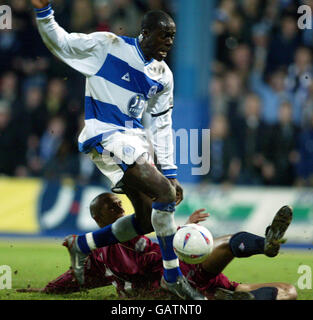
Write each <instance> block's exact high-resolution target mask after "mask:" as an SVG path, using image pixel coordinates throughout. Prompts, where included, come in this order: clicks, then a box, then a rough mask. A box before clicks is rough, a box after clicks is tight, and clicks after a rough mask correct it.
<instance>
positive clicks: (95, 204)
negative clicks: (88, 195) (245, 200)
mask: <svg viewBox="0 0 313 320" xmlns="http://www.w3.org/2000/svg"><path fill="white" fill-rule="evenodd" d="M111 196H112V193H109V192H104V193H101V194H99V195H97V196H96V197H95V198H94V199H93V200H92V201H91V202H90V206H89V210H90V214H91V216H92V217H93V218H95V217H99V216H100V215H101V209H102V208H103V205H104V203H105V202H106V201H107V200H108V199H109V198H110V197H111Z"/></svg>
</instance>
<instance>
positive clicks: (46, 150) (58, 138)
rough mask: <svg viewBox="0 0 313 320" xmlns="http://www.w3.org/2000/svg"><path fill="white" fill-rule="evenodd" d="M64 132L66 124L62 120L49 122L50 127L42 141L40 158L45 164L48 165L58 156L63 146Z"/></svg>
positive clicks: (56, 118) (55, 119) (53, 119)
mask: <svg viewBox="0 0 313 320" xmlns="http://www.w3.org/2000/svg"><path fill="white" fill-rule="evenodd" d="M64 131H65V123H64V120H63V119H62V118H60V117H54V118H52V119H51V120H50V121H49V123H48V127H47V129H46V131H45V132H44V134H43V135H42V138H41V140H40V158H41V159H42V161H43V164H46V163H47V162H48V161H49V160H51V159H52V158H53V157H54V156H55V155H56V153H57V151H58V148H59V147H60V145H61V144H62V141H63V139H62V138H63V135H64Z"/></svg>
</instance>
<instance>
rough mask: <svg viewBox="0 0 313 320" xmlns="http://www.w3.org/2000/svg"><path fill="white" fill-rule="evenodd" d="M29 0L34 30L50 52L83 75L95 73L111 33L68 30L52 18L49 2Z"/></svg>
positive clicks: (109, 41)
mask: <svg viewBox="0 0 313 320" xmlns="http://www.w3.org/2000/svg"><path fill="white" fill-rule="evenodd" d="M31 1H32V4H33V6H34V9H35V15H36V22H37V27H38V31H39V33H40V36H41V38H42V40H43V42H44V43H45V45H46V46H47V48H48V49H49V50H50V51H51V53H52V54H54V55H55V56H56V57H57V58H59V59H60V60H62V61H63V62H65V63H66V64H68V65H69V66H70V67H72V68H73V69H75V70H77V71H79V72H81V73H83V74H84V75H85V76H91V75H94V74H95V73H97V71H98V70H99V69H100V67H101V65H102V64H103V61H104V56H105V54H106V48H108V45H109V44H110V43H111V42H112V38H113V37H114V36H115V35H113V34H110V33H108V32H95V33H91V34H83V33H68V32H67V31H66V30H64V29H63V28H62V27H61V26H59V24H58V23H57V22H56V21H55V19H54V11H53V7H52V4H51V3H50V1H48V0H31Z"/></svg>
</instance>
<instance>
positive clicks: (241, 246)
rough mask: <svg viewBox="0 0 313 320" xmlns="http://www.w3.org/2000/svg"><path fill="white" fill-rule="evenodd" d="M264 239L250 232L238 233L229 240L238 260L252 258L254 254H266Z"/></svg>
mask: <svg viewBox="0 0 313 320" xmlns="http://www.w3.org/2000/svg"><path fill="white" fill-rule="evenodd" d="M264 241H265V239H264V238H263V237H259V236H257V235H255V234H252V233H249V232H238V233H236V234H234V235H233V236H232V237H231V238H230V240H229V247H230V249H231V251H232V253H233V255H234V257H237V258H245V257H250V256H252V255H254V254H260V253H264Z"/></svg>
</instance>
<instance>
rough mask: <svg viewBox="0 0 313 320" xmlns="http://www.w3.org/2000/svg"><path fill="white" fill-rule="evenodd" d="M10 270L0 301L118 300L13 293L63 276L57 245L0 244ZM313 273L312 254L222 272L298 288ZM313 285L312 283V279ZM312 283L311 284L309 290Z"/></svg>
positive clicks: (237, 264) (245, 263)
mask: <svg viewBox="0 0 313 320" xmlns="http://www.w3.org/2000/svg"><path fill="white" fill-rule="evenodd" d="M4 264H5V265H9V266H10V267H11V269H12V289H11V290H7V289H5V290H3V289H2V290H0V300H9V299H10V300H11V299H12V300H15V299H21V300H24V299H27V300H28V299H33V300H43V299H52V300H56V299H72V300H79V299H84V300H85V299H88V300H89V299H91V300H96V299H100V300H103V299H117V295H116V291H115V289H114V287H113V286H110V287H105V288H100V289H93V290H89V291H88V292H86V293H73V294H67V295H48V294H43V293H18V292H16V291H15V289H18V288H27V287H34V288H39V287H44V286H45V284H46V283H47V282H48V281H50V280H52V279H54V278H56V277H57V276H59V275H60V274H61V273H63V272H65V271H66V270H67V269H68V267H69V257H68V253H67V250H66V249H65V248H64V247H62V246H60V243H59V242H57V241H54V242H46V241H41V240H38V241H37V242H25V241H24V242H22V241H21V240H18V241H17V240H2V241H0V266H1V265H4ZM302 264H304V265H308V266H310V267H311V268H312V269H313V259H312V252H311V251H309V250H308V251H289V250H285V251H282V252H281V253H280V254H279V256H277V257H276V258H272V259H271V258H267V257H265V256H263V255H258V256H254V257H251V258H245V259H236V260H234V261H233V262H232V263H231V264H230V265H229V266H228V267H227V268H226V269H225V271H224V273H225V274H226V275H227V276H228V277H229V278H230V279H231V280H233V281H238V282H242V283H262V282H274V281H281V282H288V283H291V284H294V285H295V286H296V287H297V282H298V279H299V277H300V274H298V267H299V265H302ZM0 276H1V275H0ZM312 281H313V279H312ZM312 286H313V283H311V287H312ZM297 290H298V299H299V300H313V289H309V290H308V289H305V290H300V289H299V288H298V287H297Z"/></svg>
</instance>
